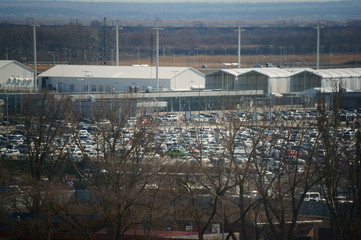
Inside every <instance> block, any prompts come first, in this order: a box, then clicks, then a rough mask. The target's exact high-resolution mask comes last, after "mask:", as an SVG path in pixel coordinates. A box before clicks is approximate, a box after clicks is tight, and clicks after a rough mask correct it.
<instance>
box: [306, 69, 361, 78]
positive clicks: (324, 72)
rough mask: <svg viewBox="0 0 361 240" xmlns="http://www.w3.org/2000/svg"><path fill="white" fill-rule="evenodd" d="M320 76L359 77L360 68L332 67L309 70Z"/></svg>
mask: <svg viewBox="0 0 361 240" xmlns="http://www.w3.org/2000/svg"><path fill="white" fill-rule="evenodd" d="M311 72H312V73H314V74H316V75H318V76H320V77H322V78H355V77H361V68H333V69H318V70H311Z"/></svg>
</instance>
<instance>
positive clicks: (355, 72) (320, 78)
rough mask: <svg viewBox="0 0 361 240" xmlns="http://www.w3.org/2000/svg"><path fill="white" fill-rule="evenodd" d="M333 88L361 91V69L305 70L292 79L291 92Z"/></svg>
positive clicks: (335, 89)
mask: <svg viewBox="0 0 361 240" xmlns="http://www.w3.org/2000/svg"><path fill="white" fill-rule="evenodd" d="M317 87H318V88H331V89H334V90H333V91H339V90H340V89H341V88H342V89H346V90H347V91H350V90H351V91H354V92H360V91H361V68H336V69H318V70H312V69H311V70H305V71H304V72H300V73H297V74H295V75H293V76H292V78H291V91H293V92H299V91H305V90H307V89H311V88H317Z"/></svg>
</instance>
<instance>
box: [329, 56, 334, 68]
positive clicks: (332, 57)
mask: <svg viewBox="0 0 361 240" xmlns="http://www.w3.org/2000/svg"><path fill="white" fill-rule="evenodd" d="M334 55H335V54H333V53H330V65H331V68H332V58H333V56H334Z"/></svg>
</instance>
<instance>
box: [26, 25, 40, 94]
mask: <svg viewBox="0 0 361 240" xmlns="http://www.w3.org/2000/svg"><path fill="white" fill-rule="evenodd" d="M29 20H32V23H30V24H32V25H31V26H32V27H33V43H34V46H33V47H34V79H33V81H34V83H33V84H34V86H33V87H34V90H35V91H36V89H37V76H38V73H37V60H36V27H37V26H39V25H36V24H35V19H34V18H27V19H26V21H27V25H30V24H29Z"/></svg>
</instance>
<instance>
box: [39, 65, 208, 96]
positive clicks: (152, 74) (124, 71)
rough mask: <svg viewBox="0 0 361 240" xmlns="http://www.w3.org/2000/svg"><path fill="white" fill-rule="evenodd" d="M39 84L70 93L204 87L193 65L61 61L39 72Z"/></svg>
mask: <svg viewBox="0 0 361 240" xmlns="http://www.w3.org/2000/svg"><path fill="white" fill-rule="evenodd" d="M38 82H39V88H41V89H43V90H48V91H53V92H60V93H61V92H67V93H109V92H150V91H152V90H154V89H157V88H158V87H159V90H161V91H185V90H191V89H192V88H204V84H205V77H204V74H203V73H201V72H199V71H197V70H196V69H194V68H189V67H159V68H156V67H151V66H95V65H57V66H54V67H53V68H51V69H49V70H47V71H45V72H43V73H41V74H40V75H39V76H38Z"/></svg>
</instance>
